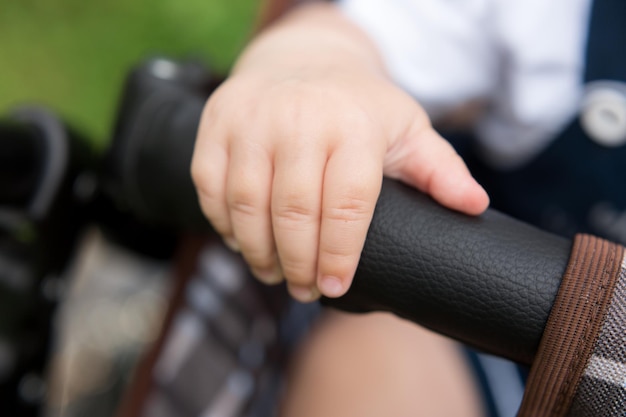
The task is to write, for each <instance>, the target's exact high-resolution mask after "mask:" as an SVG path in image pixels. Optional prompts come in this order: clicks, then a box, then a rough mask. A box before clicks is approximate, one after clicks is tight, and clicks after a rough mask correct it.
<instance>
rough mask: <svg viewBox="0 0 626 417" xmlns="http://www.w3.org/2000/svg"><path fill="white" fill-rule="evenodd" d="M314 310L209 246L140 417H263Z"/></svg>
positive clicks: (273, 403) (202, 253)
mask: <svg viewBox="0 0 626 417" xmlns="http://www.w3.org/2000/svg"><path fill="white" fill-rule="evenodd" d="M316 315H317V309H316V308H315V306H308V305H303V304H299V303H295V302H292V301H290V300H289V299H288V298H287V296H286V292H285V291H282V290H280V288H270V287H266V286H263V285H261V284H259V283H257V282H256V281H255V280H254V279H253V278H252V277H251V276H250V274H249V272H248V269H247V267H246V266H245V264H244V262H243V260H242V259H241V257H240V256H238V255H236V254H234V253H232V252H230V251H229V250H227V249H225V248H224V247H223V246H222V245H220V244H216V243H209V244H208V245H206V246H205V247H204V248H203V249H202V250H201V251H200V254H199V256H198V258H197V265H196V270H195V273H194V275H193V276H192V277H191V279H190V281H189V282H188V283H187V284H186V287H185V299H184V302H183V305H182V307H181V308H179V309H178V310H177V312H176V315H175V317H174V321H173V324H172V325H171V327H170V329H169V332H168V334H167V336H166V339H165V343H164V346H163V348H162V350H161V351H160V354H159V357H158V360H157V362H156V365H155V366H154V368H153V370H152V377H151V379H152V384H151V386H152V388H151V392H150V393H149V395H148V397H147V402H146V404H145V405H144V407H143V413H142V416H143V417H269V416H274V415H276V414H277V411H276V409H275V408H276V405H277V403H278V401H277V398H278V395H279V392H280V389H281V385H282V383H283V374H284V366H285V365H286V360H287V359H288V357H289V353H290V351H291V349H292V348H293V346H294V345H295V343H296V342H297V341H298V340H299V338H300V336H301V335H302V334H303V332H305V331H306V330H307V329H308V327H309V324H310V323H311V322H312V319H313V318H314V317H315V316H316Z"/></svg>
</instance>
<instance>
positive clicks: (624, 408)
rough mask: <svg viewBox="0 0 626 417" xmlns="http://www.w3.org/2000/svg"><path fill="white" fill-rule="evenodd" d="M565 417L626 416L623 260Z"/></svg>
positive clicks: (625, 273) (625, 278)
mask: <svg viewBox="0 0 626 417" xmlns="http://www.w3.org/2000/svg"><path fill="white" fill-rule="evenodd" d="M568 415H569V416H570V417H599V416H602V417H618V416H624V415H626V257H625V258H624V260H623V261H622V270H621V273H620V276H619V279H618V282H617V285H616V287H615V291H614V294H613V298H612V299H611V305H610V306H609V308H608V311H607V315H606V317H605V319H604V323H603V325H602V330H601V331H600V335H599V336H598V340H597V342H596V344H595V346H594V350H593V354H592V355H591V358H590V359H589V362H588V364H587V367H586V369H585V372H584V375H583V377H582V379H581V381H580V383H579V385H578V389H577V392H576V394H575V397H574V401H573V403H572V407H571V408H570V412H569V414H568Z"/></svg>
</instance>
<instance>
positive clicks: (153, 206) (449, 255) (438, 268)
mask: <svg viewBox="0 0 626 417" xmlns="http://www.w3.org/2000/svg"><path fill="white" fill-rule="evenodd" d="M146 73H147V74H146ZM146 79H147V80H149V81H145V80H146ZM130 80H131V83H133V85H134V87H133V88H131V89H129V88H128V87H127V92H128V91H129V90H132V97H129V96H128V94H127V96H126V97H125V98H124V101H123V104H122V106H121V107H122V109H123V116H124V117H120V119H119V122H118V126H117V129H116V137H115V139H114V145H113V150H112V154H113V155H114V156H115V155H117V156H118V157H117V158H115V159H114V162H115V164H112V165H111V166H112V169H113V171H115V170H117V172H113V174H114V175H113V176H114V177H116V178H117V179H118V184H117V187H118V191H119V192H121V193H122V194H123V195H124V198H125V200H126V201H127V203H128V205H129V206H130V207H131V208H132V209H133V210H134V211H136V212H137V213H138V215H139V216H140V217H142V218H148V219H151V220H152V221H153V222H156V223H159V224H165V225H168V226H171V227H175V228H178V229H180V228H186V229H187V230H194V231H197V230H199V229H200V230H208V223H207V222H206V220H204V217H203V216H202V214H201V212H200V208H199V206H198V202H197V197H196V194H195V190H194V187H193V183H192V180H191V176H190V174H189V166H190V161H191V155H192V153H193V146H194V142H195V135H196V130H197V126H198V122H199V118H200V115H201V112H202V108H203V105H204V102H205V100H206V96H203V95H201V94H198V93H197V92H195V91H193V90H192V89H189V88H185V87H182V88H175V87H173V85H172V83H169V82H168V83H165V84H164V86H163V87H162V88H160V89H155V88H154V74H150V67H149V66H144V67H143V68H140V69H139V70H137V71H136V72H135V73H134V75H133V76H131V78H130ZM142 83H143V84H142ZM138 86H139V87H138ZM142 90H145V92H144V93H143V97H144V99H143V100H139V99H138V91H139V92H141V91H142ZM139 96H141V94H139ZM570 246H571V242H569V241H568V240H566V239H563V238H560V237H557V236H555V235H552V234H549V233H546V232H544V231H541V230H539V229H536V228H534V227H531V226H529V225H527V224H524V223H521V222H519V221H516V220H514V219H513V218H510V217H508V216H506V215H503V214H501V213H498V212H496V211H494V210H491V209H490V210H488V211H487V212H486V213H484V214H483V215H481V216H479V217H475V218H474V217H468V216H465V215H462V214H459V213H456V212H452V211H450V210H447V209H445V208H442V207H441V206H439V205H437V204H436V203H434V202H433V201H432V200H431V199H430V198H428V197H426V196H425V195H423V194H422V193H420V192H418V191H416V190H413V189H410V188H409V187H407V186H404V185H402V184H400V183H398V182H395V181H392V180H388V179H385V180H384V182H383V187H382V192H381V195H380V198H379V201H378V205H377V207H376V211H375V214H374V218H373V221H372V224H371V226H370V230H369V233H368V236H367V240H366V244H365V248H364V250H363V253H362V256H361V261H360V264H359V267H358V270H357V273H356V276H355V279H354V283H353V284H352V288H351V289H350V291H349V292H348V293H347V294H346V295H345V296H343V297H341V298H338V299H328V298H327V299H324V300H323V302H324V303H325V304H327V305H329V306H333V307H336V308H340V309H343V310H347V311H358V312H365V311H373V310H384V311H390V312H393V313H395V314H397V315H398V316H401V317H405V318H407V319H409V320H412V321H414V322H416V323H419V324H422V325H424V326H426V327H429V328H431V329H432V330H435V331H437V332H439V333H443V334H446V335H448V336H450V337H452V338H455V339H457V340H460V341H462V342H465V343H467V344H469V345H472V346H474V347H476V348H478V349H480V350H483V351H486V352H489V353H493V354H497V355H499V356H502V357H506V358H509V359H512V360H514V361H517V362H520V363H524V364H530V363H531V362H532V360H533V357H534V355H535V352H536V350H537V347H538V345H539V341H540V339H541V335H542V332H543V329H544V327H545V324H546V321H547V319H548V316H549V314H550V310H551V306H552V303H553V301H554V299H555V296H556V294H557V291H558V288H559V283H560V280H561V277H562V275H563V272H564V270H565V268H566V265H567V262H568V259H569V251H570Z"/></svg>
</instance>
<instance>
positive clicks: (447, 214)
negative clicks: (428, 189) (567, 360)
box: [324, 180, 571, 364]
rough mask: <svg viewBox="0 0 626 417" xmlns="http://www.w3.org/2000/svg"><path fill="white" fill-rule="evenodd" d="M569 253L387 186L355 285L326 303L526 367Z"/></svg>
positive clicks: (506, 225)
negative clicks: (396, 320)
mask: <svg viewBox="0 0 626 417" xmlns="http://www.w3.org/2000/svg"><path fill="white" fill-rule="evenodd" d="M570 247H571V242H569V241H568V240H566V239H563V238H560V237H557V236H555V235H552V234H549V233H546V232H544V231H542V230H539V229H537V228H534V227H532V226H529V225H527V224H524V223H521V222H519V221H516V220H514V219H512V218H510V217H508V216H505V215H503V214H501V213H499V212H496V211H494V210H488V211H487V212H486V213H484V214H483V215H482V216H479V217H476V218H473V217H469V216H465V215H462V214H459V213H456V212H452V211H450V210H447V209H445V208H442V207H441V206H439V205H438V204H436V203H435V202H433V201H432V200H431V199H430V198H428V197H426V196H425V195H423V194H421V193H419V192H417V191H415V190H412V189H410V188H408V187H407V186H405V185H402V184H400V183H398V182H396V181H392V180H385V181H384V183H383V188H382V193H381V196H380V199H379V201H378V205H377V208H376V212H375V214H374V219H373V221H372V224H371V227H370V230H369V234H368V237H367V241H366V244H365V248H364V251H363V254H362V257H361V263H360V265H359V268H358V271H357V274H356V277H355V280H354V283H353V285H352V287H351V289H350V291H349V292H348V294H346V295H345V296H344V297H341V298H339V299H325V300H324V303H325V304H327V305H330V306H333V307H337V308H340V309H344V310H348V311H358V312H364V311H373V310H383V311H390V312H393V313H395V314H397V315H399V316H401V317H404V318H407V319H409V320H411V321H414V322H416V323H419V324H421V325H424V326H426V327H428V328H430V329H432V330H435V331H436V332H439V333H442V334H445V335H448V336H451V337H453V338H454V339H457V340H460V341H462V342H465V343H467V344H469V345H471V346H474V347H476V348H478V349H480V350H483V351H486V352H489V353H493V354H496V355H499V356H502V357H506V358H509V359H512V360H514V361H516V362H519V363H523V364H530V363H531V362H532V360H533V357H534V355H535V352H536V349H537V346H538V345H539V340H540V338H541V335H542V333H543V329H544V326H545V323H546V321H547V319H548V315H549V313H550V309H551V307H552V303H553V301H554V298H555V297H556V293H557V291H558V287H559V284H560V281H561V277H562V275H563V272H564V271H565V267H566V265H567V262H568V259H569V253H570Z"/></svg>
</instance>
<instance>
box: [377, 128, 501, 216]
mask: <svg viewBox="0 0 626 417" xmlns="http://www.w3.org/2000/svg"><path fill="white" fill-rule="evenodd" d="M385 174H386V175H387V176H389V177H392V178H396V179H399V180H401V181H403V182H405V183H407V184H409V185H411V186H413V187H415V188H417V189H419V190H421V191H423V192H425V193H427V194H428V195H430V196H431V197H432V198H434V199H435V200H436V201H437V202H439V203H440V204H442V205H444V206H446V207H448V208H450V209H453V210H457V211H460V212H463V213H466V214H471V215H478V214H480V213H482V212H483V211H485V210H486V209H487V207H488V206H489V196H488V195H487V192H486V191H485V190H484V189H483V188H482V186H480V184H478V182H476V180H475V179H474V178H473V177H472V175H471V174H470V172H469V170H468V168H467V166H466V165H465V162H463V160H462V159H461V157H460V156H459V154H457V153H456V151H455V150H454V148H453V147H452V145H450V143H448V141H446V140H445V139H443V138H442V137H441V136H440V135H439V134H438V133H437V132H435V130H434V129H432V127H430V126H429V127H426V128H423V129H421V130H420V131H419V132H418V133H416V134H412V135H408V136H407V137H405V138H403V139H401V140H400V141H399V142H398V143H396V144H395V145H394V146H393V147H392V149H390V150H389V152H388V153H387V157H386V160H385Z"/></svg>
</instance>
